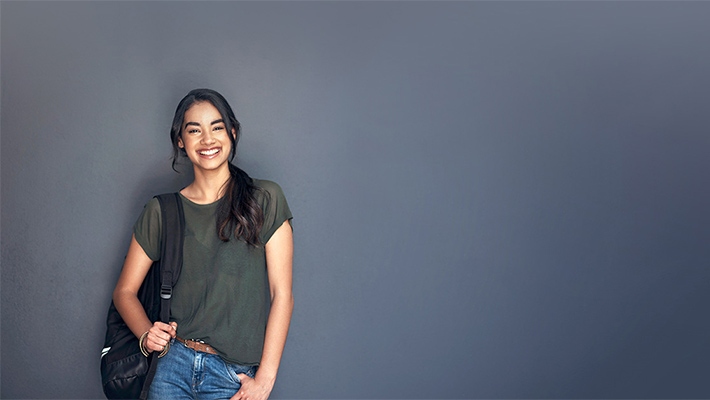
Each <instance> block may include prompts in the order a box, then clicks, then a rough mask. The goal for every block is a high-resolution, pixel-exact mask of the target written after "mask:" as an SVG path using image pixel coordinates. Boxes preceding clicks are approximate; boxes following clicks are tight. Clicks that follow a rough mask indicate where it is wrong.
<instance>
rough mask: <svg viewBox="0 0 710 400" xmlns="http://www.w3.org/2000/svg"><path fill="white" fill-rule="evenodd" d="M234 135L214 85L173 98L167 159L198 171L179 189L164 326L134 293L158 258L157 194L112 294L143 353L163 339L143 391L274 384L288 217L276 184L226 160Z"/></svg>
mask: <svg viewBox="0 0 710 400" xmlns="http://www.w3.org/2000/svg"><path fill="white" fill-rule="evenodd" d="M239 135H240V125H239V121H237V119H236V117H235V116H234V112H233V111H232V108H231V107H230V106H229V104H228V103H227V101H226V100H225V99H224V97H222V95H220V94H219V93H217V92H215V91H213V90H209V89H196V90H193V91H191V92H190V93H188V94H187V96H185V97H184V98H183V99H182V101H180V103H179V104H178V107H177V110H176V112H175V117H174V118H173V124H172V128H171V132H170V136H171V139H172V145H173V167H174V166H175V162H176V161H177V160H178V159H179V158H180V157H182V156H186V157H187V158H188V159H189V160H190V162H191V163H192V166H193V170H194V172H195V180H194V181H193V182H192V183H191V184H190V185H188V186H187V187H185V188H184V189H182V190H181V191H180V192H179V193H180V198H181V201H182V205H183V210H184V216H185V239H184V245H183V266H182V271H181V273H180V278H179V279H178V281H177V283H176V284H175V288H174V290H173V297H172V300H171V305H170V314H171V316H170V323H169V324H165V323H162V322H159V321H157V322H156V321H150V320H149V319H148V317H147V316H146V313H145V311H144V310H143V308H142V307H141V305H140V303H139V302H138V299H137V293H138V289H139V287H140V285H141V283H142V281H143V279H144V278H145V276H146V274H147V272H148V270H149V268H150V266H151V264H152V263H153V262H154V261H157V260H158V259H159V257H160V246H161V243H160V241H161V229H162V228H161V227H162V224H161V218H162V216H161V211H160V205H159V204H158V201H157V199H153V200H151V201H150V202H148V204H146V207H145V209H144V211H143V213H142V214H141V216H140V217H139V218H138V221H137V222H136V224H135V226H134V228H133V239H132V240H131V245H130V247H129V250H128V256H127V257H126V262H125V263H124V266H123V271H122V272H121V276H120V278H119V281H118V284H117V285H116V289H115V290H114V295H113V298H114V302H115V305H116V308H117V309H118V311H119V312H120V314H121V316H122V317H123V319H124V320H125V322H126V324H127V325H128V327H129V328H130V329H131V331H132V332H133V333H134V334H135V335H136V336H137V337H141V338H142V339H143V340H142V344H143V346H144V348H143V349H142V350H144V351H145V353H150V352H153V351H160V352H162V351H163V350H165V349H167V354H166V355H165V356H164V357H162V358H160V359H159V360H158V366H157V372H156V374H155V378H154V380H153V382H152V384H151V386H150V391H149V394H148V398H153V399H163V398H166V399H168V398H169V399H173V398H185V397H186V396H187V397H188V398H209V399H255V400H263V399H266V398H268V397H269V394H270V393H271V389H272V388H273V385H274V381H275V379H276V373H277V371H278V367H279V364H280V361H281V354H282V353H283V348H284V344H285V342H286V336H287V333H288V327H289V324H290V320H291V313H292V310H293V296H292V290H291V288H292V259H293V237H292V230H291V226H290V223H289V221H290V220H291V218H292V216H291V211H290V210H289V207H288V203H287V202H286V198H285V196H284V194H283V192H282V190H281V188H280V186H279V185H277V184H276V183H274V182H271V181H267V180H259V179H253V178H251V177H249V175H248V174H247V173H246V172H244V171H243V170H241V169H239V168H237V167H236V166H235V165H233V164H232V163H231V160H232V159H233V158H234V155H235V153H236V147H237V142H238V140H239ZM267 278H268V280H267ZM267 282H268V283H267ZM267 288H268V290H269V293H270V300H271V301H270V304H269V303H268V302H267V300H266V299H267V292H266V290H267ZM269 309H270V311H269V312H267V310H269ZM267 314H268V320H267ZM178 332H179V333H178ZM176 341H177V342H179V343H177V344H176V345H174V346H170V345H169V344H173V343H175V342H176ZM194 376H200V377H201V378H200V379H194Z"/></svg>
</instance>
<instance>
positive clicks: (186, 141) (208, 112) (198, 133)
mask: <svg viewBox="0 0 710 400" xmlns="http://www.w3.org/2000/svg"><path fill="white" fill-rule="evenodd" d="M231 134H232V135H233V134H234V132H232V133H231ZM178 146H179V147H180V148H182V149H185V152H186V153H187V157H188V158H189V159H190V161H192V164H193V165H194V166H195V168H199V169H203V170H216V169H219V168H221V167H227V162H228V161H229V155H230V152H231V150H232V142H231V140H230V138H229V133H227V129H226V126H225V123H224V120H223V119H222V115H221V114H220V113H219V111H218V110H217V108H215V106H213V105H212V103H210V102H208V101H203V102H199V103H195V104H193V105H192V106H191V107H190V108H189V109H188V110H187V111H185V117H184V118H183V123H182V128H181V135H180V138H179V139H178Z"/></svg>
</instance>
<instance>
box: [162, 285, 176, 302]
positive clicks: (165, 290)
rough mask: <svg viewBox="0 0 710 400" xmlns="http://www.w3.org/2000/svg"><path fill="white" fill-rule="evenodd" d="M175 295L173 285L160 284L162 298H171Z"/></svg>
mask: <svg viewBox="0 0 710 400" xmlns="http://www.w3.org/2000/svg"><path fill="white" fill-rule="evenodd" d="M171 297H173V287H172V286H169V285H161V286H160V298H161V299H163V300H170V298H171Z"/></svg>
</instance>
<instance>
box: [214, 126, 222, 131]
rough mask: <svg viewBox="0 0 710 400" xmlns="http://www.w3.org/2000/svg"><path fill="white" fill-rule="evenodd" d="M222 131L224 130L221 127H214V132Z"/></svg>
mask: <svg viewBox="0 0 710 400" xmlns="http://www.w3.org/2000/svg"><path fill="white" fill-rule="evenodd" d="M222 129H224V127H223V126H215V127H214V130H216V131H221V130H222Z"/></svg>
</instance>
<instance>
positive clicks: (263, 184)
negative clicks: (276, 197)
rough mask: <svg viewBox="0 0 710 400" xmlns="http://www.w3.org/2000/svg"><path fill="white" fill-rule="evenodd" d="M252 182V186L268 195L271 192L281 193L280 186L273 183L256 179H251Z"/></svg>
mask: <svg viewBox="0 0 710 400" xmlns="http://www.w3.org/2000/svg"><path fill="white" fill-rule="evenodd" d="M252 181H253V182H254V186H256V187H258V188H260V189H263V190H265V191H267V192H269V193H273V192H281V193H283V190H282V189H281V186H279V184H278V183H276V182H274V181H269V180H266V179H256V178H252Z"/></svg>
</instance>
